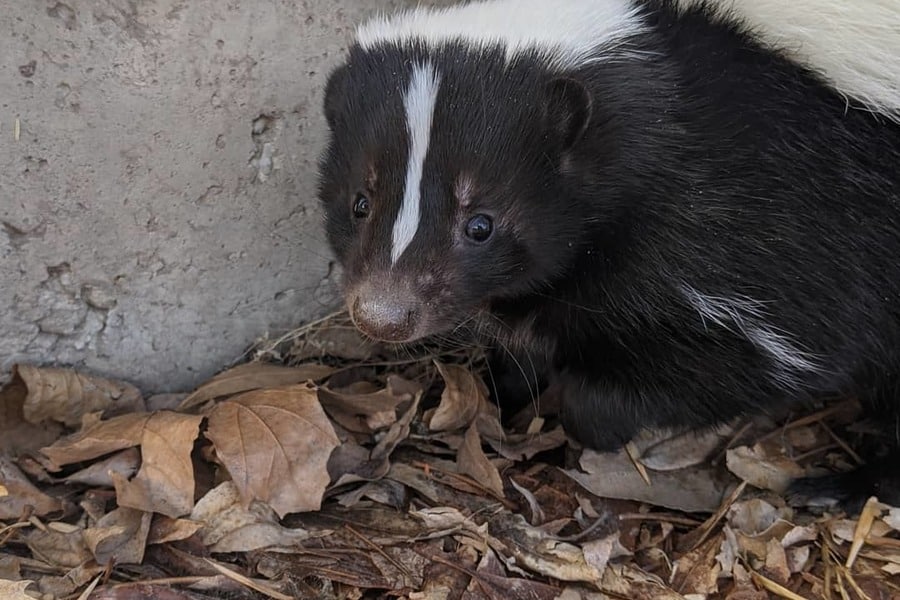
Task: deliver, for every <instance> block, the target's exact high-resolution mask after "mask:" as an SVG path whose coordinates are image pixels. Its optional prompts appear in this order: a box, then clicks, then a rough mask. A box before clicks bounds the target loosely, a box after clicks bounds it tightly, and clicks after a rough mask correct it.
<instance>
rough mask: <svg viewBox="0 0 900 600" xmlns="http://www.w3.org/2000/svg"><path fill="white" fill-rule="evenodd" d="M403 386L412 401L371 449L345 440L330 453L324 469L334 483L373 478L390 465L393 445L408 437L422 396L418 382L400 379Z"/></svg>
mask: <svg viewBox="0 0 900 600" xmlns="http://www.w3.org/2000/svg"><path fill="white" fill-rule="evenodd" d="M395 385H396V382H395ZM403 386H404V387H403V389H404V390H405V392H404V393H410V394H412V402H411V403H410V405H409V406H408V407H407V408H406V412H404V413H403V415H402V416H401V417H400V419H399V420H397V422H396V423H394V424H393V425H391V427H390V429H388V430H387V432H385V434H384V435H383V437H382V438H381V440H380V441H379V442H378V443H377V444H376V445H375V447H374V448H373V449H372V450H371V452H370V451H369V450H367V449H366V448H363V447H362V446H360V445H359V444H357V443H355V442H353V441H347V442H345V443H344V444H342V445H341V446H339V447H338V448H337V449H336V450H335V451H334V452H333V453H332V454H331V458H329V460H328V473H329V475H330V476H331V479H332V481H334V487H339V486H342V485H346V484H348V483H353V482H356V481H373V480H375V479H380V478H381V477H384V476H385V475H386V474H387V473H388V471H389V470H390V468H391V463H390V460H389V459H390V456H391V454H392V453H393V452H394V449H395V448H396V447H397V445H398V444H400V442H402V441H403V440H405V439H406V438H408V437H409V428H410V424H411V423H412V420H413V418H414V417H415V416H416V412H417V411H418V408H419V399H420V398H421V396H422V388H421V386H419V385H418V384H415V383H412V382H405V381H404V383H403ZM398 391H399V390H398Z"/></svg>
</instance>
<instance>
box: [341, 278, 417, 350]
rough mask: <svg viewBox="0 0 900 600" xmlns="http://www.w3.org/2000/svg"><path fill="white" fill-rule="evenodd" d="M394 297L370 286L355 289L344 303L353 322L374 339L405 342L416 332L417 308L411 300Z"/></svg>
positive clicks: (393, 294) (392, 294)
mask: <svg viewBox="0 0 900 600" xmlns="http://www.w3.org/2000/svg"><path fill="white" fill-rule="evenodd" d="M398 296H400V294H397V293H379V292H377V291H375V290H372V289H371V288H368V289H361V290H359V291H358V292H357V293H356V294H355V296H354V297H352V298H351V299H350V302H348V304H349V305H350V317H351V318H352V319H353V323H354V324H355V325H356V327H357V328H358V329H359V330H360V331H362V332H363V333H364V334H366V335H367V336H369V337H372V338H374V339H376V340H380V341H383V342H404V341H408V340H409V339H410V338H412V337H413V335H414V333H415V331H416V326H417V325H418V317H419V311H418V310H417V309H416V305H415V303H414V302H411V301H409V300H407V299H405V298H401V297H398Z"/></svg>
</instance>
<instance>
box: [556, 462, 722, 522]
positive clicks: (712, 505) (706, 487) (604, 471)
mask: <svg viewBox="0 0 900 600" xmlns="http://www.w3.org/2000/svg"><path fill="white" fill-rule="evenodd" d="M579 465H580V466H581V468H582V469H583V472H582V471H579V470H575V469H571V470H567V471H565V473H566V474H567V475H568V476H569V477H571V478H572V479H574V480H575V481H577V482H578V483H579V484H581V485H582V486H583V487H584V488H585V489H586V490H588V491H589V492H591V493H592V494H594V495H596V496H600V497H602V498H619V499H623V500H637V501H639V502H647V503H650V504H653V505H656V506H665V507H666V508H673V509H676V510H683V511H685V512H715V511H716V509H717V508H719V505H720V504H721V502H722V498H723V497H724V495H725V486H724V484H723V483H722V482H721V481H719V480H718V479H717V478H716V477H715V476H714V474H713V472H712V471H711V470H710V469H708V468H700V467H690V468H687V469H682V470H679V471H651V472H650V483H651V484H650V485H647V483H646V482H645V481H644V480H643V479H642V478H641V476H640V474H639V473H638V472H637V470H636V469H635V468H634V465H633V464H632V462H631V460H629V458H628V455H627V454H626V453H625V452H624V451H622V452H618V453H616V454H610V453H602V452H594V451H593V450H585V451H584V452H583V453H582V454H581V459H580V462H579Z"/></svg>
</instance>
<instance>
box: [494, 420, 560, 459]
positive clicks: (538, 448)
mask: <svg viewBox="0 0 900 600" xmlns="http://www.w3.org/2000/svg"><path fill="white" fill-rule="evenodd" d="M482 433H484V431H482ZM484 441H485V442H487V443H488V444H490V446H491V448H493V449H494V452H496V453H497V454H499V455H500V456H502V457H503V458H508V459H509V460H512V461H516V462H521V461H523V460H531V459H532V458H533V457H534V455H536V454H538V453H540V452H546V451H547V450H553V449H554V448H559V447H560V446H565V445H566V442H567V441H568V437H567V436H566V432H565V430H563V428H562V427H561V426H558V427H556V428H554V429H552V430H550V431H545V432H539V433H525V434H518V435H515V434H513V435H507V436H506V437H505V438H504V439H499V438H498V437H496V436H486V437H485V440H484Z"/></svg>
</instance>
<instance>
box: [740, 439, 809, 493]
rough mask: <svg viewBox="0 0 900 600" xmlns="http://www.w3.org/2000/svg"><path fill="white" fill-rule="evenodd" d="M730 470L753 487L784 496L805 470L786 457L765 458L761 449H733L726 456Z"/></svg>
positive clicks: (745, 447)
mask: <svg viewBox="0 0 900 600" xmlns="http://www.w3.org/2000/svg"><path fill="white" fill-rule="evenodd" d="M725 456H726V458H725V461H726V465H727V466H728V470H729V471H731V472H732V473H734V474H735V476H736V477H738V478H739V479H742V480H743V481H746V482H747V483H749V484H750V485H752V486H755V487H758V488H761V489H764V490H772V491H773V492H775V493H776V494H783V493H784V492H785V490H787V488H788V486H790V484H791V482H792V481H793V480H794V479H796V478H798V477H802V476H803V475H804V470H803V468H802V467H801V466H800V465H798V464H797V463H795V462H794V461H792V460H790V459H789V458H787V457H784V456H765V455H764V454H763V451H762V449H761V448H760V447H758V446H757V447H753V448H750V447H748V446H740V447H738V448H731V449H729V450H728V452H727V454H726V455H725Z"/></svg>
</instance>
